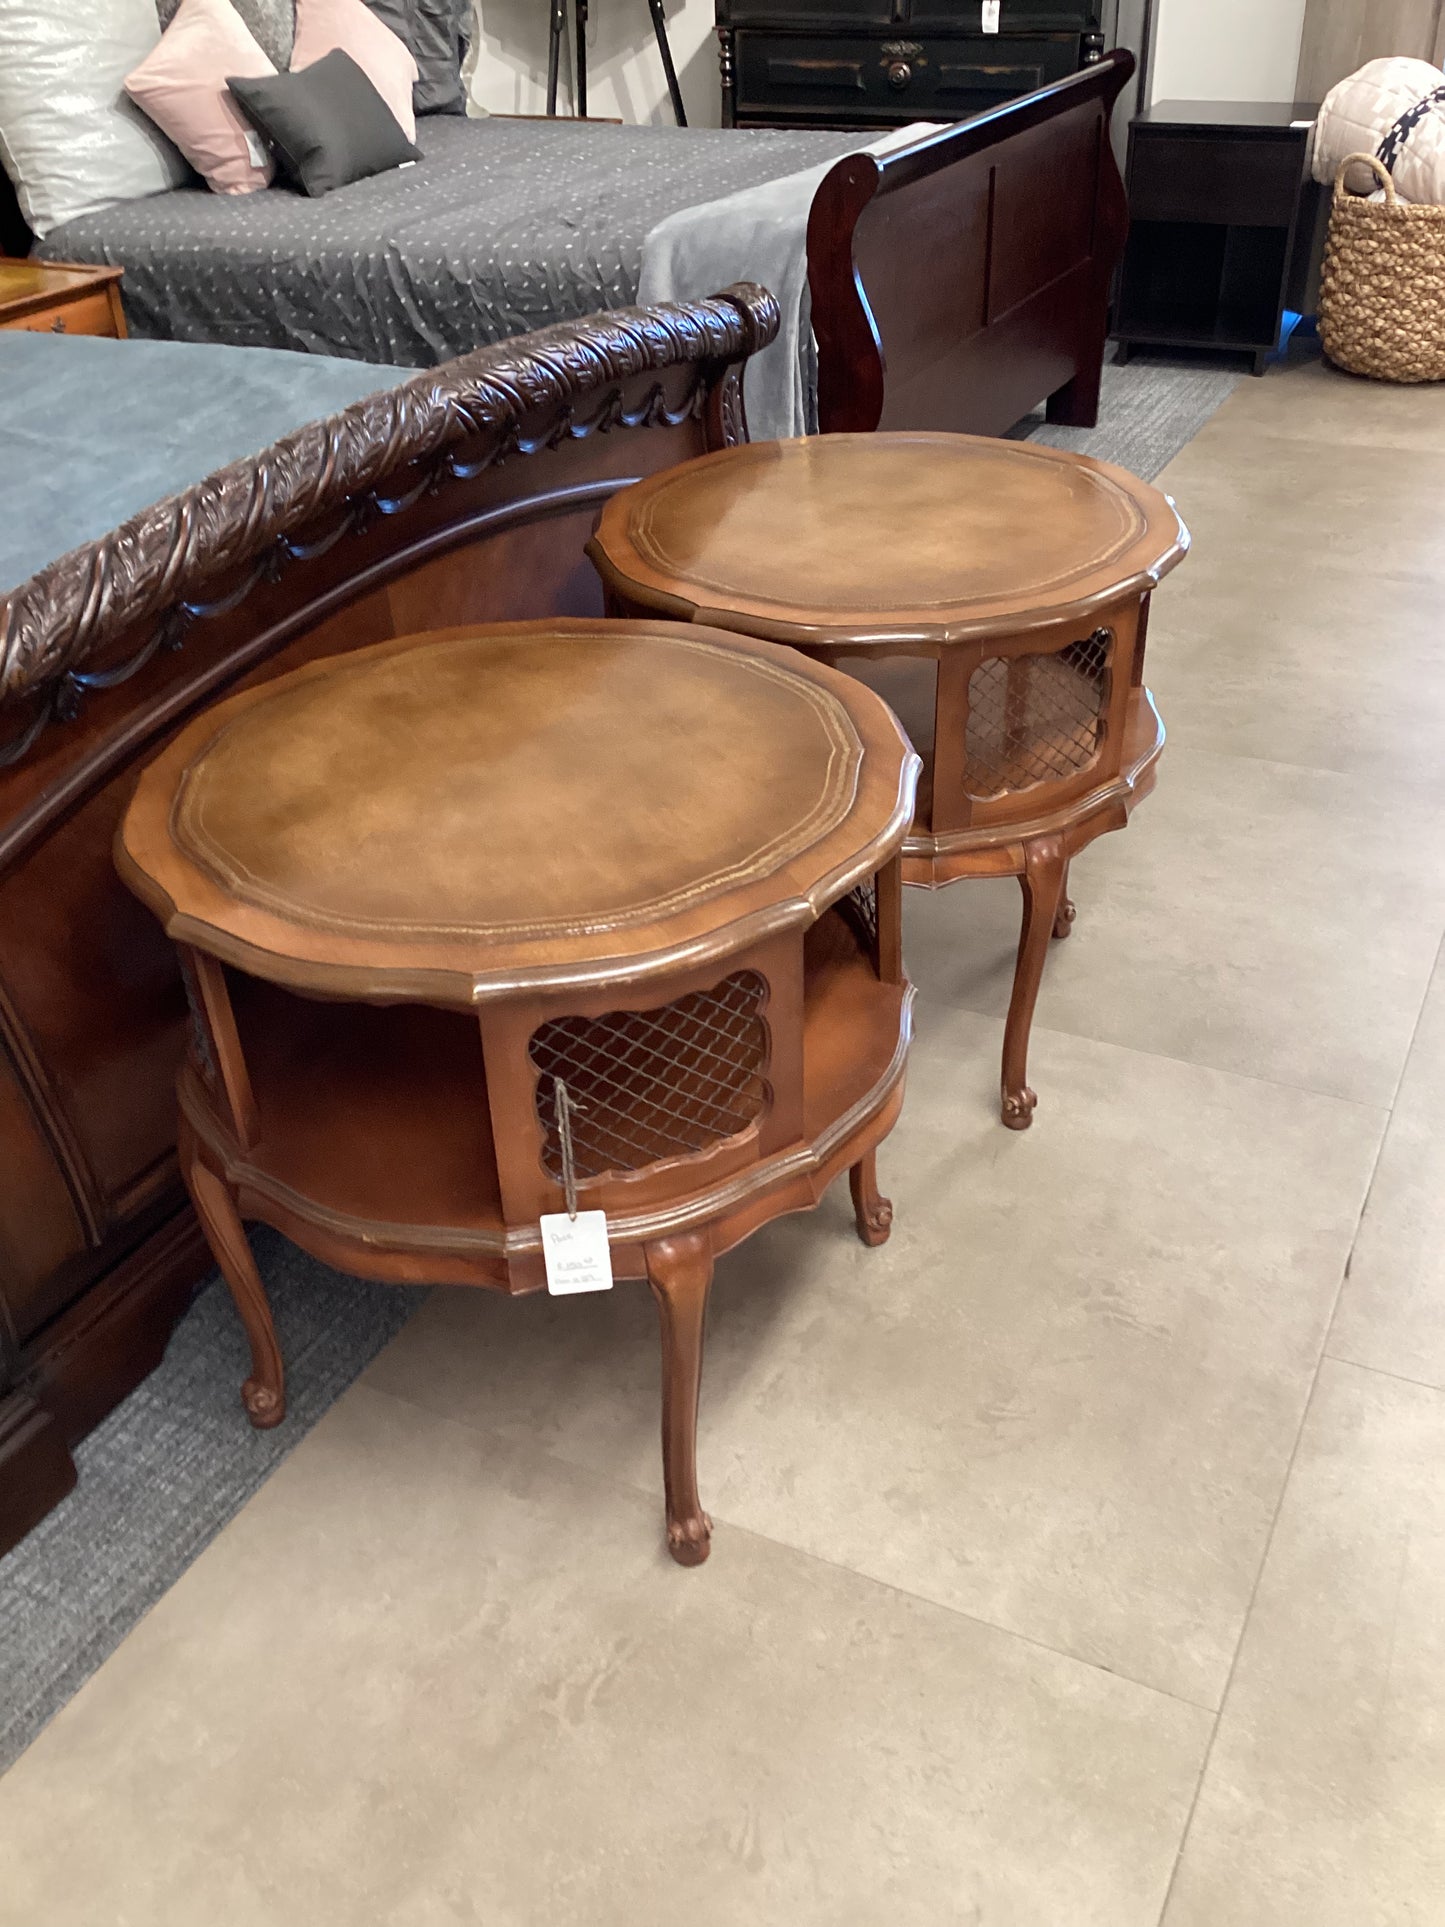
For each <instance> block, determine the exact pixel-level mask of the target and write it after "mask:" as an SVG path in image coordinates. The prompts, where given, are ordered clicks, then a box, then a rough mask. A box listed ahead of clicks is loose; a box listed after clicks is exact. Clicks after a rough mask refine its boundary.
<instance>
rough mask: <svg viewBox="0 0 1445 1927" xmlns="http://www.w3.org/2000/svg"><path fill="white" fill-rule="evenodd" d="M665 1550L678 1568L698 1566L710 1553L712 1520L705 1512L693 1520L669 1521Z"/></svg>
mask: <svg viewBox="0 0 1445 1927" xmlns="http://www.w3.org/2000/svg"><path fill="white" fill-rule="evenodd" d="M667 1549H668V1551H669V1552H670V1553H671V1554H672V1556H673V1558H674V1559H675V1560H676V1561H677V1563H678V1564H679V1565H680V1566H700V1565H701V1564H702V1562H703V1560H704V1559H706V1558H707V1556H708V1554H709V1553H710V1552H711V1551H712V1520H711V1519H709V1517H708V1516H707V1514H706V1513H705V1512H703V1513H700V1514H699V1515H698V1517H697V1518H695V1519H669V1520H668V1522H667Z"/></svg>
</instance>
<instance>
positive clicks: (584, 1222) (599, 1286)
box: [537, 1211, 612, 1298]
mask: <svg viewBox="0 0 1445 1927" xmlns="http://www.w3.org/2000/svg"><path fill="white" fill-rule="evenodd" d="M537 1222H538V1224H539V1225H540V1226H541V1231H542V1258H543V1261H544V1262H545V1264H546V1266H547V1289H548V1291H550V1292H551V1294H552V1296H553V1297H554V1298H561V1297H565V1296H567V1295H569V1294H570V1293H572V1292H577V1291H611V1289H612V1253H611V1252H610V1251H609V1249H608V1247H607V1213H606V1212H605V1211H579V1212H578V1213H577V1216H576V1217H575V1218H569V1217H568V1215H567V1213H566V1212H565V1211H552V1212H548V1213H547V1214H546V1216H544V1217H542V1218H539V1219H538V1221H537Z"/></svg>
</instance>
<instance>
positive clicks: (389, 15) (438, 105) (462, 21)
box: [366, 0, 472, 114]
mask: <svg viewBox="0 0 1445 1927" xmlns="http://www.w3.org/2000/svg"><path fill="white" fill-rule="evenodd" d="M366 4H367V6H368V7H369V8H370V9H371V11H372V12H373V13H374V14H375V15H376V17H377V19H378V20H379V21H380V22H381V23H382V25H383V26H384V27H390V28H391V30H392V32H393V33H394V34H395V35H396V37H397V39H398V40H400V41H402V42H404V44H405V45H406V46H407V47H409V48H410V50H411V55H412V58H413V59H414V60H415V61H416V70H417V79H416V85H415V86H414V87H413V88H412V90H411V104H412V107H413V109H414V110H415V112H416V113H418V114H464V113H465V112H466V111H467V90H466V88H465V87H464V86H463V85H462V61H463V60H464V59H465V58H466V52H467V46H468V43H469V40H470V37H471V36H470V31H469V29H470V21H471V11H472V9H471V0H366Z"/></svg>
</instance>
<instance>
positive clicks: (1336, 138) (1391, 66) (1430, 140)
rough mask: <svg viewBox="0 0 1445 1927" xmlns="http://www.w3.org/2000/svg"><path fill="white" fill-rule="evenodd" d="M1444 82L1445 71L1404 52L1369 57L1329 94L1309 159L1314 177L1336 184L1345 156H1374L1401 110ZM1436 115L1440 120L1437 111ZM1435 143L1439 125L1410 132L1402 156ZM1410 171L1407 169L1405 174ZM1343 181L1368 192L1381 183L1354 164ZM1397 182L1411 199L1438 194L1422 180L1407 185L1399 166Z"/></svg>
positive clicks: (1420, 151) (1358, 191)
mask: <svg viewBox="0 0 1445 1927" xmlns="http://www.w3.org/2000/svg"><path fill="white" fill-rule="evenodd" d="M1441 85H1445V73H1441V71H1440V69H1439V68H1438V67H1432V66H1431V65H1430V62H1429V61H1428V60H1409V59H1406V58H1404V57H1403V56H1401V57H1400V58H1398V59H1396V58H1390V59H1386V60H1367V61H1366V62H1365V64H1364V66H1363V67H1361V68H1359V69H1357V71H1356V72H1354V73H1352V74H1350V75H1348V76H1347V77H1346V78H1345V79H1344V80H1341V81H1338V82H1337V83H1336V84H1335V86H1333V87H1331V89H1330V91H1329V92H1328V93H1327V94H1326V95H1325V97H1324V101H1323V103H1322V104H1321V107H1320V115H1319V119H1318V120H1317V121H1316V122H1315V139H1314V153H1313V157H1312V159H1311V163H1310V165H1311V168H1312V169H1313V172H1314V177H1315V179H1316V180H1317V181H1320V182H1322V183H1323V184H1324V185H1325V186H1326V187H1333V186H1334V184H1335V176H1336V174H1338V173H1339V171H1340V163H1341V162H1342V161H1343V160H1345V159H1347V158H1348V156H1349V155H1351V154H1373V153H1374V151H1375V149H1376V148H1377V147H1378V146H1379V145H1380V142H1381V141H1382V140H1383V139H1384V138H1385V136H1386V134H1388V133H1389V131H1390V129H1391V128H1392V127H1393V126H1394V124H1395V122H1396V121H1397V120H1398V119H1399V118H1400V116H1401V114H1403V113H1404V112H1405V111H1406V109H1407V108H1410V107H1413V106H1414V105H1415V103H1416V101H1418V100H1424V98H1425V96H1426V95H1427V94H1431V93H1433V92H1434V91H1435V89H1436V88H1437V87H1439V86H1441ZM1434 118H1435V120H1436V122H1437V124H1438V122H1439V111H1438V109H1436V110H1434ZM1435 145H1436V139H1435V129H1434V128H1433V127H1429V126H1426V127H1421V128H1419V129H1418V130H1417V132H1416V133H1415V134H1414V135H1412V136H1411V139H1410V141H1409V142H1408V143H1407V145H1406V150H1405V156H1403V157H1402V158H1407V159H1411V160H1413V158H1414V155H1412V154H1411V149H1412V148H1413V149H1414V150H1415V154H1423V153H1425V152H1426V151H1427V150H1430V149H1433V148H1434V146H1435ZM1411 171H1412V170H1411V169H1408V168H1407V169H1406V173H1407V174H1408V173H1410V172H1411ZM1345 185H1346V187H1347V188H1348V189H1349V190H1350V192H1351V193H1352V194H1368V193H1369V192H1370V191H1371V189H1372V188H1377V187H1378V186H1379V183H1378V181H1377V179H1376V177H1375V175H1374V174H1372V173H1371V171H1370V169H1369V168H1368V167H1352V168H1351V169H1350V172H1349V174H1348V175H1347V176H1346V179H1345ZM1395 185H1396V186H1397V187H1398V188H1399V190H1400V192H1401V193H1402V194H1403V195H1404V196H1405V198H1406V199H1407V200H1411V201H1417V200H1431V199H1433V198H1434V196H1433V194H1432V193H1431V192H1430V191H1429V189H1428V187H1427V188H1426V191H1425V192H1424V193H1421V192H1419V188H1420V187H1421V186H1424V185H1425V183H1424V182H1423V181H1421V182H1414V181H1411V183H1410V185H1408V186H1407V185H1406V181H1405V179H1404V178H1402V175H1401V170H1400V168H1399V167H1397V168H1396V169H1395ZM1412 189H1413V190H1414V191H1412Z"/></svg>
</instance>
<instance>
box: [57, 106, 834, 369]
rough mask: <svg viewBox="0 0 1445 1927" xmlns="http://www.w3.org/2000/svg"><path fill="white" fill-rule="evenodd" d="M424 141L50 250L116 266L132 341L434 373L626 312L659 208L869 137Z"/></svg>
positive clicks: (773, 174) (727, 134)
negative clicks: (320, 185) (225, 346)
mask: <svg viewBox="0 0 1445 1927" xmlns="http://www.w3.org/2000/svg"><path fill="white" fill-rule="evenodd" d="M417 144H418V146H419V147H420V148H421V150H422V158H421V160H420V161H418V162H416V163H415V164H414V165H412V166H410V167H404V168H398V169H395V170H394V171H392V172H391V173H388V174H379V175H376V176H374V177H373V178H372V179H370V180H365V181H356V182H353V184H352V185H351V186H350V187H344V188H339V189H338V190H337V191H336V192H334V193H332V194H328V195H326V196H325V198H324V199H322V200H319V201H312V200H307V199H305V198H304V197H303V196H301V195H299V194H293V193H289V192H287V191H285V190H284V189H274V188H273V189H268V190H267V191H265V192H263V193H259V194H246V195H220V194H211V193H209V192H208V191H206V190H205V189H203V188H194V189H192V188H182V189H175V190H173V191H171V192H170V193H166V194H155V195H151V196H149V197H147V198H146V199H144V200H139V201H128V202H122V203H119V204H118V205H116V206H114V207H109V208H105V209H103V210H102V211H101V212H99V213H96V214H89V215H85V216H83V217H82V218H81V219H80V220H76V221H70V222H67V223H66V224H65V225H64V226H63V227H59V228H56V229H55V230H53V232H52V233H51V234H50V235H49V236H48V237H47V238H46V241H45V242H44V244H43V246H42V247H41V249H40V250H39V251H40V253H41V254H43V255H45V256H48V257H49V258H50V259H52V260H64V261H88V262H104V263H106V264H107V265H110V266H113V267H122V268H124V269H125V271H126V273H125V284H124V288H123V291H122V292H123V295H124V300H125V311H126V318H127V320H128V322H129V325H130V327H131V330H132V332H133V333H134V334H137V335H141V336H149V337H154V338H159V339H164V340H174V341H192V342H196V341H207V342H211V341H221V342H228V343H235V344H241V345H245V346H250V347H258V348H261V347H264V348H289V349H301V350H305V351H307V352H309V353H320V354H326V355H338V356H351V357H355V358H357V359H359V360H363V361H372V362H384V363H393V364H399V365H402V366H406V367H412V368H424V367H431V366H433V365H435V364H436V363H438V362H441V361H446V360H449V359H450V358H451V357H452V356H454V355H460V354H465V353H466V352H467V351H468V350H470V349H472V348H477V347H480V346H483V345H484V344H486V343H489V342H494V341H502V340H506V339H508V338H509V337H510V336H512V335H517V334H523V333H526V332H527V331H528V330H529V329H532V328H541V327H545V326H547V325H548V323H550V322H554V321H567V320H573V319H576V318H578V317H580V316H582V315H586V314H593V313H595V312H596V311H597V310H598V309H602V308H617V307H625V306H627V305H628V304H629V303H631V302H633V301H635V300H636V298H637V283H638V275H639V273H640V270H641V264H642V244H643V240H644V238H645V236H646V235H647V233H648V232H649V230H650V229H652V228H653V227H655V226H656V224H657V223H658V222H659V221H661V220H662V219H664V218H665V217H666V216H667V215H670V214H675V213H677V212H679V211H680V210H681V209H684V208H688V207H692V206H694V205H698V204H700V203H703V202H708V201H714V200H716V199H717V198H718V197H719V196H721V195H725V194H730V193H733V192H735V191H737V190H738V189H741V188H746V187H752V186H756V185H758V184H759V183H761V182H764V181H769V180H773V179H776V178H777V177H779V176H781V175H786V174H791V173H794V172H796V171H798V170H799V169H802V168H806V167H811V166H815V165H817V164H818V163H820V162H824V161H828V160H830V159H834V158H836V157H837V156H839V155H842V154H844V153H847V152H850V151H851V150H852V149H853V148H855V147H856V146H857V144H858V137H857V135H856V134H854V135H852V136H849V135H848V134H845V133H838V132H826V133H820V132H817V131H815V130H814V131H802V132H786V131H775V130H772V129H747V130H736V129H727V130H721V129H708V128H691V127H690V128H676V127H610V126H598V125H589V124H586V123H581V122H577V121H566V120H555V121H523V120H505V119H501V118H496V119H489V120H464V119H460V118H452V117H450V116H445V115H438V116H433V117H429V118H426V119H423V120H422V121H421V122H420V123H419V125H418V128H417Z"/></svg>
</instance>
